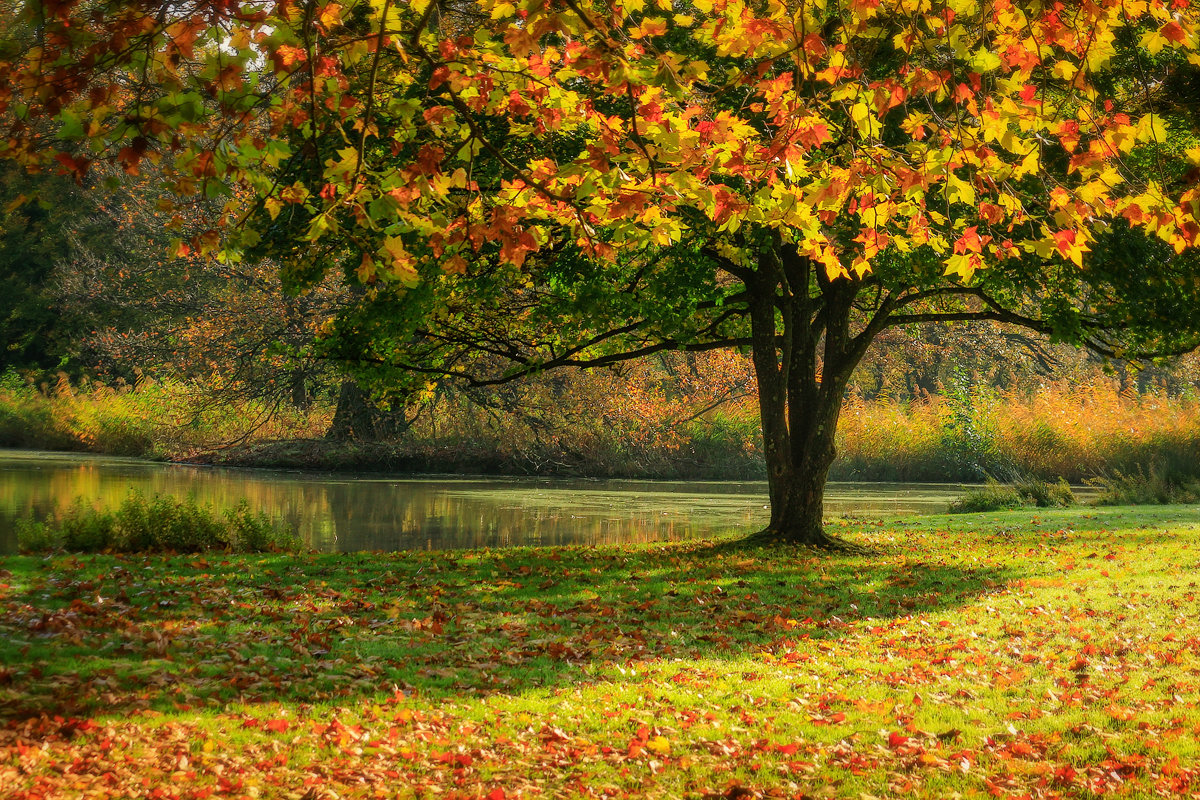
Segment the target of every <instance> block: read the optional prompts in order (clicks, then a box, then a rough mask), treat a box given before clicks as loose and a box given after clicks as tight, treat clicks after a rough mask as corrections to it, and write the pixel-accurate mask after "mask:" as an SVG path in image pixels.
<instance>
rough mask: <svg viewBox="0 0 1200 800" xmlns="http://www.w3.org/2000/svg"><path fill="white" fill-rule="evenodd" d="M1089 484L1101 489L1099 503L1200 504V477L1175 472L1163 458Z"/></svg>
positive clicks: (1114, 504) (1110, 504)
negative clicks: (1147, 466)
mask: <svg viewBox="0 0 1200 800" xmlns="http://www.w3.org/2000/svg"><path fill="white" fill-rule="evenodd" d="M1089 483H1091V484H1092V485H1094V486H1099V487H1100V488H1101V492H1100V496H1099V497H1097V498H1096V505H1098V506H1116V505H1132V506H1138V505H1167V504H1170V503H1200V478H1196V477H1194V476H1192V475H1190V474H1187V473H1182V474H1181V473H1180V472H1178V471H1173V470H1171V469H1170V468H1169V467H1168V466H1167V465H1166V464H1165V463H1164V462H1162V461H1155V462H1152V463H1151V464H1150V468H1149V469H1148V470H1147V469H1144V468H1143V467H1142V466H1141V465H1140V464H1139V465H1138V466H1137V467H1136V468H1135V469H1134V470H1133V471H1132V472H1120V471H1114V472H1113V474H1112V475H1109V476H1104V477H1101V478H1095V479H1093V480H1091V481H1089Z"/></svg>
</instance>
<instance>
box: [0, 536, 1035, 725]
mask: <svg viewBox="0 0 1200 800" xmlns="http://www.w3.org/2000/svg"><path fill="white" fill-rule="evenodd" d="M0 567H2V568H3V569H4V570H5V571H7V572H8V573H9V575H8V576H3V573H2V572H0V584H3V583H8V584H10V588H8V589H3V590H0V592H2V593H0V598H2V605H0V665H3V666H2V667H0V701H2V702H0V709H3V710H2V711H0V719H2V718H8V719H9V720H10V721H11V720H14V719H21V718H29V717H31V716H39V715H57V716H62V717H87V716H91V715H95V714H100V713H114V712H123V711H132V710H135V709H139V708H148V709H154V710H157V711H163V712H170V711H174V710H178V709H180V708H189V709H192V710H196V709H211V710H214V711H217V710H220V709H221V708H222V707H223V706H224V705H225V704H227V703H230V702H245V703H259V702H266V703H270V702H282V703H333V704H347V705H350V704H354V703H356V702H364V701H365V700H366V699H368V698H378V697H379V696H380V695H381V694H388V693H390V692H392V691H393V688H396V689H400V690H402V691H404V692H406V693H411V692H416V693H420V694H422V695H424V696H426V697H432V698H438V697H451V696H464V695H483V694H488V693H494V692H500V693H506V694H520V693H524V692H527V691H531V690H537V689H553V688H557V687H564V686H569V685H573V684H578V683H580V682H586V681H591V680H597V679H599V678H598V677H597V676H599V675H600V674H602V673H604V672H605V671H606V670H610V669H612V668H616V667H625V666H628V665H631V664H638V663H640V662H646V661H653V660H664V661H665V660H676V659H680V660H684V661H686V660H689V659H734V658H738V657H741V656H743V655H745V654H747V653H755V652H759V651H762V650H764V649H775V650H777V649H788V648H791V647H802V646H807V645H806V644H803V642H804V640H814V639H816V640H822V639H824V640H829V639H834V638H837V637H840V636H843V635H845V632H846V631H847V630H850V629H851V628H852V627H853V624H854V623H855V621H857V620H860V619H864V618H874V619H876V620H883V619H887V618H893V617H898V616H904V615H909V614H918V613H925V612H936V611H939V610H945V609H951V608H954V607H957V606H959V605H962V604H965V603H969V602H971V601H972V600H974V599H975V598H977V597H979V596H980V595H983V594H986V593H989V592H992V591H997V590H1000V589H1001V588H1003V586H1004V584H1005V582H1006V581H1008V580H1010V579H1012V578H1014V577H1019V575H1018V574H1017V573H1016V572H1015V571H1013V570H1012V569H1011V568H1008V567H1004V566H983V567H976V568H971V567H965V566H954V565H947V564H942V563H926V562H922V561H919V560H915V559H913V558H910V557H907V556H904V555H901V554H898V553H881V554H876V555H873V556H861V555H847V554H837V553H822V552H817V551H811V550H807V549H804V548H788V547H774V548H762V547H755V546H747V545H744V544H738V543H734V544H728V543H724V544H722V543H718V544H713V543H703V542H701V543H686V544H676V545H669V546H661V547H650V548H645V549H632V550H615V549H590V548H563V549H541V550H508V551H476V552H468V551H460V552H442V553H398V554H386V555H384V554H354V555H340V556H294V557H283V556H277V557H270V558H255V557H245V558H227V559H226V558H214V557H211V556H210V557H208V558H191V559H189V558H183V557H179V558H174V559H163V558H141V557H138V558H119V557H110V556H104V557H96V558H91V559H76V558H72V557H62V558H57V559H52V560H42V559H34V558H18V559H9V560H7V561H6V562H0ZM873 624H877V623H873Z"/></svg>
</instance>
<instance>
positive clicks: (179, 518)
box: [17, 491, 299, 553]
mask: <svg viewBox="0 0 1200 800" xmlns="http://www.w3.org/2000/svg"><path fill="white" fill-rule="evenodd" d="M17 543H18V546H19V547H20V548H21V550H22V551H25V552H44V551H48V550H67V551H70V552H99V551H109V552H117V553H140V552H175V553H196V552H200V551H204V550H232V551H235V552H270V551H279V550H295V549H297V548H298V547H299V541H298V540H297V539H296V537H295V536H294V535H292V534H290V533H288V532H287V531H285V530H283V529H282V528H281V527H280V526H278V525H277V524H275V523H274V522H272V521H271V520H270V519H269V518H268V517H267V516H266V515H265V514H262V513H258V514H256V513H254V512H252V511H251V510H250V506H249V503H247V502H246V501H243V502H242V503H241V505H239V506H238V507H237V508H236V509H233V510H231V511H227V512H225V513H224V514H220V513H218V512H216V511H214V510H213V509H212V508H211V507H210V506H201V505H198V504H197V503H196V501H195V499H194V498H191V497H189V498H187V499H186V500H179V499H176V498H173V497H164V496H161V495H156V496H155V497H153V498H150V499H149V500H147V499H146V497H145V496H144V495H142V493H141V492H137V491H131V492H130V493H129V494H128V495H127V496H126V497H125V499H124V500H123V501H122V502H121V505H120V507H118V508H117V509H115V510H108V509H103V510H101V509H95V508H92V507H91V506H88V505H86V504H85V503H84V502H83V501H82V500H76V501H75V503H74V505H72V506H71V508H70V509H68V510H67V511H66V512H65V513H64V514H63V515H62V516H61V517H59V518H58V519H55V520H49V521H46V522H36V521H34V520H21V521H19V522H18V523H17Z"/></svg>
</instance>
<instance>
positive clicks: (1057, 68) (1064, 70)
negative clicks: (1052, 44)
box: [1053, 61, 1079, 81]
mask: <svg viewBox="0 0 1200 800" xmlns="http://www.w3.org/2000/svg"><path fill="white" fill-rule="evenodd" d="M1053 72H1054V77H1056V78H1062V79H1063V80H1064V81H1069V80H1071V79H1072V78H1074V77H1075V74H1076V73H1077V72H1079V67H1077V66H1075V65H1074V64H1072V63H1071V62H1070V61H1059V62H1058V63H1057V64H1055V65H1054V70H1053Z"/></svg>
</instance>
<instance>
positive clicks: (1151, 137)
mask: <svg viewBox="0 0 1200 800" xmlns="http://www.w3.org/2000/svg"><path fill="white" fill-rule="evenodd" d="M1135 136H1136V137H1137V140H1138V141H1139V142H1156V143H1158V144H1163V143H1165V142H1166V141H1167V123H1166V122H1165V121H1164V120H1163V118H1162V117H1160V116H1158V115H1157V114H1154V113H1150V114H1146V115H1145V116H1143V117H1142V118H1141V119H1140V120H1138V124H1137V132H1136V134H1135Z"/></svg>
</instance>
